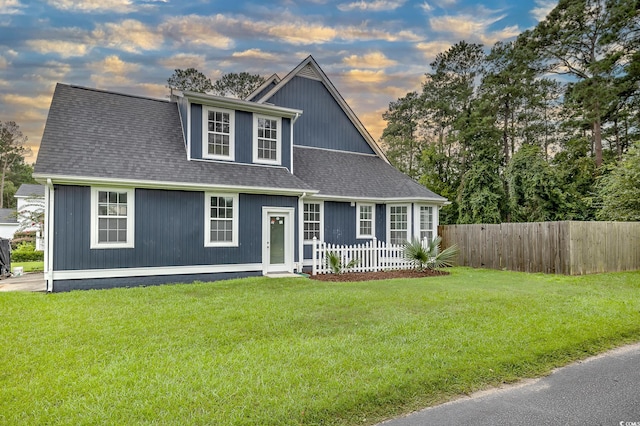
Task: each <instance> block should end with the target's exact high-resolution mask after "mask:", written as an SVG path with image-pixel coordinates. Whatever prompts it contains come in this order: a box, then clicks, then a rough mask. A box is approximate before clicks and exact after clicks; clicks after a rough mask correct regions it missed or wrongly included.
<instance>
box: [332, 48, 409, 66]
mask: <svg viewBox="0 0 640 426" xmlns="http://www.w3.org/2000/svg"><path fill="white" fill-rule="evenodd" d="M342 63H344V64H345V65H348V66H350V67H354V68H386V67H391V66H394V65H397V64H398V62H397V61H394V60H392V59H389V58H387V57H386V56H385V54H384V53H382V52H371V53H366V54H364V55H362V56H358V55H350V56H348V57H346V58H344V59H343V60H342Z"/></svg>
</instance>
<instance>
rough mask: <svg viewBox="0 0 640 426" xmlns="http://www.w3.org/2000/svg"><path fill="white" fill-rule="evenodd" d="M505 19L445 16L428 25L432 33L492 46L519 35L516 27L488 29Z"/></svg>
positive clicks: (433, 19)
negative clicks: (496, 29)
mask: <svg viewBox="0 0 640 426" xmlns="http://www.w3.org/2000/svg"><path fill="white" fill-rule="evenodd" d="M504 18H505V15H499V16H495V17H482V16H473V15H466V14H461V15H455V16H451V15H446V16H439V17H432V18H430V19H429V25H430V26H431V29H432V30H433V31H436V32H439V33H448V34H451V35H452V36H453V37H454V38H456V39H457V40H478V41H480V42H482V43H484V44H487V45H492V44H494V43H495V42H497V41H499V40H505V39H508V38H511V37H515V36H517V35H518V34H519V33H520V30H519V28H518V26H508V27H505V28H503V29H502V30H499V31H490V30H489V27H490V26H492V25H493V24H495V23H496V22H499V21H501V20H502V19H504Z"/></svg>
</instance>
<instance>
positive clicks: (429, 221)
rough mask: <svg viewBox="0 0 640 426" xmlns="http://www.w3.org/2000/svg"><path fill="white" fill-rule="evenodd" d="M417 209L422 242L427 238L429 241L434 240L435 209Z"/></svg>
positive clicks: (429, 207) (426, 207)
mask: <svg viewBox="0 0 640 426" xmlns="http://www.w3.org/2000/svg"><path fill="white" fill-rule="evenodd" d="M416 207H417V210H418V211H417V213H418V214H417V216H418V224H419V226H420V228H419V229H418V232H417V234H418V236H419V237H420V241H422V240H424V239H425V238H426V239H427V241H429V242H430V241H431V240H433V236H434V235H435V233H434V229H433V228H434V226H433V225H434V218H433V207H432V206H416Z"/></svg>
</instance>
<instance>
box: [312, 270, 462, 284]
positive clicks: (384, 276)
mask: <svg viewBox="0 0 640 426" xmlns="http://www.w3.org/2000/svg"><path fill="white" fill-rule="evenodd" d="M441 275H449V273H448V272H445V271H431V270H426V271H415V270H413V269H406V270H400V271H381V272H347V273H344V274H324V275H311V276H310V277H309V278H311V279H312V280H318V281H335V282H349V281H373V280H390V279H392V278H424V277H437V276H441Z"/></svg>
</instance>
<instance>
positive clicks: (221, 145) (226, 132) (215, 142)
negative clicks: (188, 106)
mask: <svg viewBox="0 0 640 426" xmlns="http://www.w3.org/2000/svg"><path fill="white" fill-rule="evenodd" d="M202 122H203V127H202V135H203V138H202V157H203V158H211V159H214V160H234V158H235V143H234V138H235V114H234V112H233V111H231V110H226V109H220V108H214V107H209V106H206V105H205V106H203V107H202Z"/></svg>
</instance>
